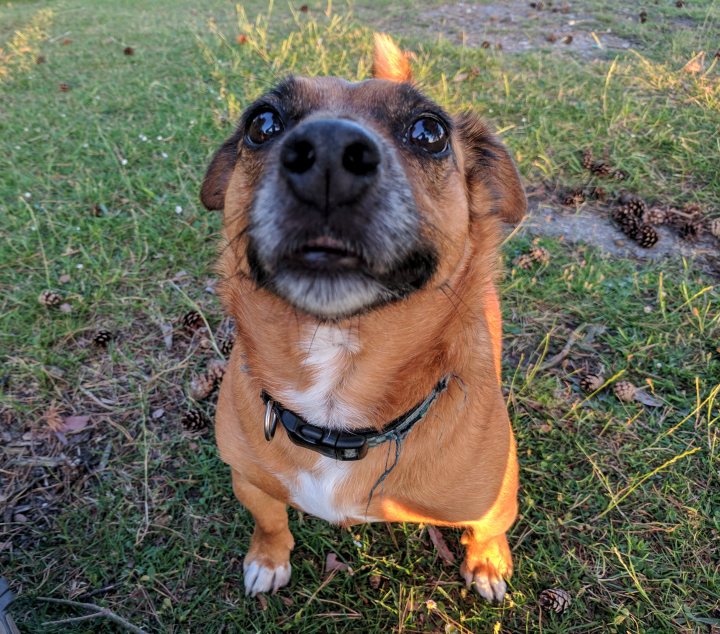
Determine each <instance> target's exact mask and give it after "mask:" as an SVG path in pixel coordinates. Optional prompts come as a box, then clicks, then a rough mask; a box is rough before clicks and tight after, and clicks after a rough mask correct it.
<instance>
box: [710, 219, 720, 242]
mask: <svg viewBox="0 0 720 634" xmlns="http://www.w3.org/2000/svg"><path fill="white" fill-rule="evenodd" d="M708 231H709V232H710V233H711V234H712V235H714V236H715V237H716V238H720V218H713V219H712V220H709V221H708Z"/></svg>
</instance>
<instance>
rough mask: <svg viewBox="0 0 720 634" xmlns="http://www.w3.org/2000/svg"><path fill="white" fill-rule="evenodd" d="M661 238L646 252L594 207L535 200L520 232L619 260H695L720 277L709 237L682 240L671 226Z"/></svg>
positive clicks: (719, 252) (717, 252)
mask: <svg viewBox="0 0 720 634" xmlns="http://www.w3.org/2000/svg"><path fill="white" fill-rule="evenodd" d="M656 230H657V232H658V234H659V235H660V239H659V240H658V242H657V244H656V245H655V246H654V247H652V248H651V249H643V248H642V247H640V246H639V245H637V244H636V243H635V242H633V241H632V240H630V239H628V238H627V237H625V236H624V235H623V234H622V233H621V232H620V231H619V230H618V229H616V228H615V227H614V226H613V225H612V224H611V223H610V222H609V221H608V220H607V212H606V211H605V210H603V209H599V208H598V209H595V208H593V207H587V208H582V209H580V210H578V211H574V210H573V211H569V210H567V209H566V208H564V207H560V206H557V205H554V204H552V203H550V202H547V201H539V200H532V199H531V202H530V210H529V212H528V216H527V218H526V219H525V221H524V222H523V224H522V226H521V227H520V229H519V232H520V233H528V234H530V235H536V236H551V237H554V238H558V239H560V240H563V241H564V242H568V243H570V244H574V243H577V242H582V243H585V244H589V245H592V246H595V247H597V248H599V249H600V250H601V251H603V252H604V253H607V254H609V255H612V256H615V257H625V258H636V259H640V260H661V259H664V258H681V257H687V258H693V259H694V260H695V261H696V262H698V263H700V264H701V266H703V268H705V269H707V271H708V272H710V273H714V274H715V275H718V274H720V245H719V244H718V241H717V240H715V239H714V238H713V237H712V236H709V235H705V236H703V237H702V238H701V239H700V240H698V241H697V242H692V243H691V242H687V241H685V240H682V239H680V238H679V237H678V236H677V234H676V233H675V232H673V231H672V230H671V229H669V228H667V227H662V226H661V227H656Z"/></svg>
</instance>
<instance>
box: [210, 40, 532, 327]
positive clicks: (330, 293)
mask: <svg viewBox="0 0 720 634" xmlns="http://www.w3.org/2000/svg"><path fill="white" fill-rule="evenodd" d="M201 199H202V202H203V204H204V205H205V206H206V207H207V208H208V209H224V216H225V233H226V237H227V239H228V241H229V243H230V246H231V247H234V248H231V249H230V252H229V255H227V256H226V257H232V258H233V259H234V262H233V268H234V270H235V271H236V272H237V273H238V274H241V275H245V276H249V277H250V278H252V279H253V280H254V281H255V283H256V284H257V285H258V286H260V287H262V288H264V289H266V290H267V291H269V292H271V293H274V294H275V295H277V296H279V297H281V298H282V299H284V300H285V301H287V302H289V303H290V304H291V305H293V306H294V307H296V308H298V309H300V310H301V311H304V312H306V313H308V314H310V315H313V316H315V317H317V318H320V319H340V318H343V317H348V316H352V315H357V314H361V313H363V312H365V311H367V310H369V309H371V308H375V307H378V306H380V305H382V304H385V303H388V302H393V301H395V300H399V299H402V298H405V297H407V296H409V295H410V294H413V293H416V292H418V291H421V289H423V288H425V287H427V286H429V285H430V286H433V285H435V286H436V285H439V284H442V283H443V282H444V281H445V280H447V279H448V277H449V276H450V275H451V274H452V273H453V271H454V270H455V269H456V268H457V267H458V266H459V265H460V263H461V261H462V260H463V258H464V257H467V254H468V249H469V245H471V244H472V241H473V238H472V237H473V235H474V234H476V233H477V232H478V231H481V232H482V225H483V223H486V224H491V225H494V224H496V223H497V219H498V218H499V219H502V220H505V221H517V220H519V219H520V218H521V217H522V215H523V213H524V211H525V207H526V200H525V195H524V193H523V190H522V186H521V184H520V180H519V177H518V174H517V170H516V169H515V166H514V164H513V161H512V159H511V158H510V155H509V154H508V152H507V150H506V149H505V147H504V146H503V145H502V144H501V143H500V142H499V141H498V140H497V139H496V138H495V137H494V136H493V135H492V134H491V133H490V131H489V130H488V129H487V128H486V126H485V125H484V124H483V122H482V121H481V120H480V119H479V118H477V117H476V116H475V115H474V114H471V113H465V114H463V115H460V116H458V117H452V116H450V115H449V114H447V113H446V112H444V111H443V109H442V108H441V107H440V106H438V105H437V104H435V103H433V102H432V101H431V100H430V99H428V98H427V97H425V96H424V95H423V94H422V93H421V92H419V91H418V90H417V89H416V88H415V87H413V85H412V83H411V82H410V68H409V65H408V61H407V58H406V56H405V55H404V54H403V53H402V52H401V51H400V50H399V49H398V48H397V47H396V46H395V45H394V44H393V43H392V41H391V40H390V39H389V38H387V37H386V36H377V37H376V46H375V58H374V78H373V79H370V80H367V81H363V82H359V83H350V82H347V81H344V80H342V79H338V78H335V77H318V78H305V77H291V78H289V79H286V80H285V81H283V82H281V83H280V84H279V85H277V86H276V87H275V88H274V89H273V90H271V91H270V92H268V93H267V94H265V95H263V96H262V97H260V98H259V99H258V100H257V101H256V102H255V103H253V104H252V105H251V106H250V107H248V108H247V110H246V111H245V112H244V114H243V116H242V118H241V120H240V124H239V126H238V128H237V130H236V131H235V133H234V134H233V135H232V136H231V137H230V138H229V139H228V140H227V141H226V142H225V143H224V144H223V145H222V146H221V147H220V149H219V150H218V151H217V152H216V154H215V156H214V157H213V159H212V162H211V163H210V166H209V168H208V170H207V173H206V175H205V181H204V183H203V186H202V192H201ZM493 246H494V245H493ZM480 255H482V254H480ZM226 270H227V267H226Z"/></svg>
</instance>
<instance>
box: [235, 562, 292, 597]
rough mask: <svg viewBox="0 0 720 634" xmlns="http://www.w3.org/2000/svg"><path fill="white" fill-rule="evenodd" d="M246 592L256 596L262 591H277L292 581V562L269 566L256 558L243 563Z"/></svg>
mask: <svg viewBox="0 0 720 634" xmlns="http://www.w3.org/2000/svg"><path fill="white" fill-rule="evenodd" d="M243 572H244V575H245V594H246V595H249V596H251V597H254V596H255V595H256V594H259V593H261V592H273V593H275V592H277V591H278V590H279V589H280V588H282V587H283V586H285V585H287V583H288V581H290V573H291V567H290V564H289V563H287V564H283V565H281V566H275V567H268V566H263V565H262V564H260V563H258V562H257V561H256V560H253V561H246V562H245V563H244V564H243Z"/></svg>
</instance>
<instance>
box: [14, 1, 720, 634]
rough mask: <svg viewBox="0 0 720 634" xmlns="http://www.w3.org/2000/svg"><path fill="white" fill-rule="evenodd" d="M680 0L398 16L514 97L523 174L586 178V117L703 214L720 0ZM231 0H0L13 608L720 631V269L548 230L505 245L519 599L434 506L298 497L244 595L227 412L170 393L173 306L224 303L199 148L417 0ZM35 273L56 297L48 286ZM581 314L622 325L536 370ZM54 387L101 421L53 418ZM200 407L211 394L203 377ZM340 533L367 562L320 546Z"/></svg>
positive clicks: (441, 76)
mask: <svg viewBox="0 0 720 634" xmlns="http://www.w3.org/2000/svg"><path fill="white" fill-rule="evenodd" d="M427 4H428V6H430V5H432V6H436V5H437V4H438V3H427ZM691 4H692V6H691V7H689V9H688V11H687V13H686V14H684V19H688V20H691V21H692V24H694V25H695V26H696V27H697V28H695V29H687V28H681V25H678V23H677V21H676V18H677V16H676V14H675V13H674V12H673V9H672V7H670V5H669V3H668V6H664V5H661V6H660V7H659V8H658V9H657V11H658V12H659V13H658V15H659V16H660V17H658V19H656V20H653V21H651V22H650V23H649V24H648V25H644V26H647V29H645V30H643V31H641V30H640V27H639V25H637V24H634V23H630V22H628V21H627V20H622V19H620V18H619V17H617V16H618V15H619V16H622V15H624V14H623V13H622V12H623V11H624V10H625V9H623V7H624V6H625V5H623V4H621V3H619V2H617V3H603V7H600V5H599V3H593V2H587V3H584V4H583V10H586V11H588V12H592V14H593V16H594V19H595V20H597V22H598V23H600V24H605V23H607V24H611V25H613V28H614V29H615V30H616V32H618V33H620V34H622V35H623V36H626V37H628V38H633V41H634V42H635V43H636V45H637V51H636V52H627V53H624V54H621V55H619V56H618V57H617V58H616V59H615V58H606V57H600V58H596V59H593V60H590V61H588V60H585V61H579V60H578V59H575V58H573V57H572V56H569V55H567V54H565V53H558V52H554V53H547V52H530V53H525V54H510V53H503V52H498V51H492V50H491V51H486V50H475V49H469V48H463V47H461V46H457V45H455V44H453V43H452V42H451V41H450V40H449V39H448V38H439V39H437V40H435V39H431V38H422V39H414V38H413V37H412V36H411V35H408V37H407V38H406V39H405V40H403V44H404V45H406V46H407V47H408V48H410V49H412V50H413V51H414V52H415V53H416V54H417V57H418V61H417V64H416V68H417V74H418V77H419V80H420V82H421V84H422V85H423V86H424V87H425V88H426V90H427V91H428V92H430V93H431V94H432V95H433V96H434V97H435V98H437V99H439V100H440V101H441V102H443V103H444V104H446V105H447V106H448V107H450V108H453V109H454V108H461V107H466V106H469V105H472V106H473V107H475V108H477V109H478V110H480V111H481V112H484V113H485V114H486V115H487V116H488V117H489V118H490V119H492V120H493V121H494V122H495V123H496V125H497V126H498V127H499V128H500V129H501V131H502V134H503V138H504V139H505V141H506V142H507V143H508V144H509V145H510V147H511V148H512V149H513V151H514V153H515V156H516V158H517V159H518V163H519V165H520V167H521V170H522V172H523V174H524V176H525V178H526V179H527V181H528V183H529V184H531V185H539V184H541V183H543V184H545V185H546V186H547V185H551V186H554V185H564V184H573V183H577V182H581V181H582V180H583V179H584V176H583V172H582V168H581V166H580V164H579V159H578V148H583V147H587V146H591V147H593V149H594V150H595V152H596V154H599V155H602V154H603V153H607V155H608V157H610V158H611V159H612V160H613V161H614V162H615V163H617V164H618V165H619V166H621V167H623V168H624V169H626V170H627V171H628V172H629V173H630V180H629V182H628V183H627V184H625V185H624V186H626V187H628V188H629V189H631V190H633V191H637V192H638V193H640V194H642V195H644V196H646V197H647V198H649V199H655V200H658V201H660V202H665V203H672V204H682V203H684V202H693V201H694V202H699V203H701V204H704V205H705V206H706V209H707V212H708V213H709V214H710V215H715V214H717V213H718V210H717V209H714V208H713V206H712V205H714V204H716V201H717V199H718V195H719V194H720V181H719V180H718V179H719V178H720V177H719V176H718V172H717V168H716V166H717V165H718V164H720V146H718V144H717V141H716V131H717V129H718V127H720V106H719V100H718V98H719V96H720V93H719V88H718V86H719V85H720V82H719V81H718V76H719V75H718V65H717V64H715V65H714V66H713V67H712V68H710V69H708V70H707V72H706V73H705V74H704V75H700V76H689V75H687V74H685V73H682V72H681V71H679V70H678V69H680V68H682V66H683V64H684V62H685V61H687V59H688V58H689V56H690V55H691V54H692V53H693V51H697V50H706V51H710V52H712V48H711V46H713V41H712V39H711V35H712V34H713V33H717V28H718V19H719V14H720V8H719V5H718V3H717V2H712V1H701V0H697V1H696V2H693V3H691ZM245 6H246V14H245V17H243V16H242V15H241V16H240V18H238V16H237V15H236V13H235V9H234V7H232V6H230V5H227V4H225V3H221V2H210V3H204V4H203V5H202V7H201V8H199V7H198V5H197V3H190V2H188V1H186V0H181V1H180V2H173V3H170V2H168V1H167V0H162V2H158V3H154V4H153V5H152V6H148V5H147V4H146V3H139V2H136V1H134V0H128V1H126V2H123V3H116V4H110V3H95V4H93V5H92V9H90V8H89V7H90V4H89V3H86V2H84V0H76V1H74V2H71V1H70V0H65V1H63V2H60V3H57V4H54V5H53V6H52V7H51V8H49V9H48V8H44V7H43V5H41V4H40V3H37V2H21V3H17V4H15V3H13V4H2V5H0V25H2V26H0V38H2V40H1V41H2V42H3V43H4V44H3V45H2V49H3V52H2V55H0V68H1V69H2V72H0V82H1V86H2V91H1V92H0V128H1V129H2V134H1V135H0V235H1V237H2V239H3V243H4V245H5V246H4V248H3V249H2V251H1V252H0V283H1V285H2V289H3V293H2V297H1V299H0V337H1V339H0V353H1V354H2V362H3V366H2V371H1V372H0V378H1V379H2V380H1V381H0V386H1V389H2V396H1V397H0V399H1V400H0V416H1V418H0V421H1V423H0V425H2V427H0V434H2V436H0V437H2V439H3V444H2V445H0V511H1V512H2V520H0V521H1V522H2V524H0V571H2V574H3V576H6V577H7V578H8V579H9V580H10V582H11V584H12V586H13V589H14V590H16V591H17V592H18V593H19V594H20V599H19V600H18V602H17V603H16V604H15V607H14V610H13V614H14V616H15V619H16V621H17V622H18V623H19V626H20V628H21V631H23V632H38V631H48V632H51V631H57V632H60V631H62V632H70V631H72V632H91V631H92V632H111V631H117V629H116V627H115V626H114V625H111V624H110V623H109V622H107V621H103V620H93V621H90V622H79V623H74V624H72V625H67V624H66V625H59V626H49V627H44V626H43V625H42V624H43V623H46V622H48V621H51V620H57V619H63V618H69V617H73V616H80V615H81V614H83V612H78V611H76V610H74V609H72V608H68V607H67V606H58V605H55V604H49V603H46V602H43V601H41V600H39V598H40V597H48V596H50V597H55V598H63V599H74V600H78V601H92V602H96V603H98V604H100V605H103V606H105V607H107V608H109V609H111V610H113V611H114V612H116V613H117V614H119V615H121V616H122V617H124V618H126V619H127V620H129V621H131V622H132V623H134V624H135V625H137V626H141V627H143V628H144V629H146V630H148V631H152V632H221V631H229V632H233V631H264V632H265V631H267V632H272V631H302V632H326V631H372V632H386V631H398V632H414V631H448V632H454V631H459V632H468V631H470V632H500V631H507V632H537V631H540V630H542V631H543V632H573V631H575V632H583V633H588V632H603V633H605V632H714V631H717V629H718V628H719V627H720V599H718V597H720V571H719V570H718V568H719V566H720V561H719V560H718V551H717V540H718V537H719V533H720V482H718V464H719V461H718V432H717V424H718V420H719V419H720V405H719V404H720V393H719V392H720V349H719V348H718V342H719V341H720V293H718V289H717V286H716V280H714V279H713V278H712V277H710V276H709V275H708V274H707V273H704V272H703V271H702V270H701V269H700V267H699V265H698V264H697V263H696V262H693V261H684V260H675V261H666V262H662V263H656V264H647V263H638V262H635V261H629V260H609V259H607V258H606V257H604V256H603V255H602V254H601V253H599V252H597V251H595V250H593V249H591V248H588V247H584V246H582V245H579V246H569V245H565V244H563V243H560V242H557V241H553V240H550V239H542V240H541V244H542V245H544V246H545V247H547V248H548V249H549V250H550V252H551V256H552V258H551V261H550V263H549V264H548V265H543V266H540V267H538V268H536V269H534V270H530V271H527V270H522V269H515V268H513V267H512V264H511V263H512V261H513V260H514V258H515V257H516V256H517V255H518V254H520V253H522V252H525V251H527V250H528V249H529V247H530V244H531V243H530V238H528V237H525V236H523V235H522V234H521V235H519V236H514V237H513V238H511V239H510V240H509V241H508V242H507V244H506V245H505V257H506V260H507V263H508V273H507V275H506V278H505V280H504V281H503V296H504V311H505V317H506V322H505V332H506V355H505V384H506V388H507V399H508V404H509V408H510V412H511V416H512V419H513V423H514V426H515V430H516V434H517V438H518V444H519V447H520V460H521V493H520V501H521V514H522V515H521V518H520V520H519V521H518V523H517V524H516V525H515V527H514V528H513V530H512V533H511V543H512V544H513V545H514V553H515V561H516V574H515V576H514V578H513V580H512V583H511V589H510V596H509V600H508V601H506V603H505V604H504V605H503V606H500V607H498V606H488V605H485V604H483V603H482V602H480V601H479V600H477V599H476V598H475V597H474V595H473V594H472V593H468V592H467V591H466V590H465V589H464V587H463V586H462V585H461V583H460V582H459V579H458V573H457V570H456V566H451V565H445V564H444V563H443V562H442V561H441V560H440V559H439V558H438V557H437V554H436V552H435V551H434V549H433V547H432V544H431V543H430V540H429V537H428V535H427V532H426V531H425V529H424V528H423V527H418V526H415V525H394V526H387V527H386V526H374V525H373V526H360V527H354V528H352V529H349V530H341V529H338V528H335V527H332V526H330V525H328V524H326V523H324V522H322V521H320V520H316V519H314V518H312V517H309V516H301V515H300V514H297V513H294V512H293V513H292V514H291V518H292V529H293V532H294V534H295V537H296V541H297V547H296V550H295V552H294V553H293V566H294V579H293V582H292V583H291V585H290V587H289V588H287V589H285V590H283V591H281V592H279V593H278V595H277V596H275V597H268V598H267V599H265V600H263V601H249V600H246V599H245V598H244V596H243V595H242V556H243V553H244V551H245V549H246V548H247V543H248V537H249V534H250V530H251V522H250V519H249V517H248V515H247V513H246V512H245V511H244V510H243V509H242V508H241V507H240V506H239V505H238V504H237V503H236V502H235V501H234V499H233V498H232V495H231V489H230V484H229V477H228V473H227V470H226V468H225V467H224V466H223V465H222V464H221V463H220V462H219V460H218V458H217V455H216V450H215V447H214V444H213V442H212V439H211V434H208V433H205V434H190V433H188V432H184V431H183V430H182V427H181V426H180V425H179V418H180V416H181V414H182V412H183V411H184V409H185V408H186V406H187V403H186V400H187V398H186V396H185V394H186V391H187V387H188V383H189V381H190V379H191V377H192V376H193V374H194V373H196V372H198V371H200V370H201V369H202V368H203V367H204V366H205V364H206V363H207V362H208V361H210V360H211V359H213V358H214V357H216V356H217V353H216V352H215V351H214V349H213V348H212V347H208V346H207V344H206V343H205V342H203V341H202V337H201V336H197V335H196V336H194V337H189V336H187V335H185V334H183V332H182V331H181V329H180V328H179V325H178V323H177V322H178V318H179V317H180V316H181V315H182V314H183V313H184V312H185V311H187V310H189V309H190V308H193V307H198V308H199V309H200V310H201V311H202V313H203V314H204V315H205V316H206V318H207V320H208V322H209V324H210V326H211V327H212V330H213V333H217V331H218V329H219V328H220V327H221V326H222V327H225V324H222V323H221V311H220V308H219V306H218V303H217V301H216V299H215V296H214V295H213V294H212V293H211V292H208V290H207V289H208V288H210V289H211V287H212V283H211V278H212V269H211V263H212V261H213V259H214V257H215V236H216V234H217V230H218V228H219V217H218V216H217V215H214V214H208V213H206V212H204V211H203V210H201V209H200V207H199V203H198V202H197V191H198V187H199V180H200V177H201V174H202V171H203V169H204V166H205V164H206V161H207V158H208V157H209V155H210V153H211V152H212V150H213V149H214V148H215V147H216V146H217V144H218V143H219V142H220V140H221V139H222V138H223V137H224V136H225V135H226V134H228V132H229V131H230V129H231V128H232V125H233V119H234V118H235V117H236V116H237V114H238V111H239V110H240V109H241V108H242V106H243V104H245V103H247V102H248V100H250V99H251V98H253V97H254V96H255V95H256V94H257V93H258V92H259V91H260V90H262V89H264V88H266V87H267V86H268V85H269V84H270V83H271V82H272V81H273V79H274V78H275V77H278V76H282V75H283V74H285V73H287V72H290V71H292V72H297V73H311V74H315V73H325V72H332V73H334V74H341V75H344V76H347V77H350V78H362V77H364V76H366V75H367V72H368V68H369V51H370V48H369V45H370V40H371V32H372V28H373V25H375V24H379V25H383V24H386V23H387V20H388V19H392V18H393V16H394V15H397V14H396V13H393V12H395V11H399V10H400V9H402V8H403V7H404V5H393V6H387V5H383V4H382V3H371V2H366V3H364V4H363V3H358V5H357V6H356V15H357V16H361V18H362V19H361V18H360V17H355V18H353V17H352V16H347V15H346V9H345V8H344V7H338V6H337V3H335V6H334V10H333V12H332V13H331V15H330V16H329V17H328V16H326V15H325V14H324V12H323V10H324V9H325V8H326V7H327V4H326V3H322V5H321V4H320V3H318V2H316V3H310V12H309V13H308V14H307V15H306V14H301V13H299V12H298V13H295V14H293V13H292V12H291V11H290V10H289V9H288V8H287V6H286V5H284V4H281V3H276V6H275V7H274V10H273V14H272V17H271V18H269V21H266V18H265V17H264V16H267V5H266V4H265V1H264V0H263V2H262V3H261V2H250V3H246V5H245ZM398 7H399V8H398ZM405 8H406V7H405ZM402 15H407V16H412V15H413V14H412V12H406V13H404V14H402ZM407 19H408V21H409V20H410V19H411V17H408V18H407ZM239 33H244V34H245V35H247V36H248V41H247V42H246V44H245V45H239V44H237V43H236V40H235V36H236V35H237V34H239ZM67 40H71V41H69V42H68V41H67ZM661 42H662V43H663V44H662V45H661ZM126 46H132V47H133V48H134V54H133V55H124V54H123V48H124V47H126ZM38 55H44V56H45V58H46V62H45V63H43V64H36V63H35V60H36V57H37V56H38ZM63 82H64V83H67V84H69V87H70V89H69V90H68V91H67V92H61V91H60V90H59V84H60V83H63ZM27 194H29V195H27ZM47 288H57V289H58V290H59V291H60V292H61V293H62V295H63V297H64V300H65V302H66V303H67V304H68V308H69V312H62V311H58V310H56V311H48V310H47V309H45V308H44V307H42V306H40V305H39V304H38V302H37V296H38V294H39V293H40V292H41V291H42V290H44V289H47ZM583 324H590V325H596V326H602V327H604V330H603V331H602V332H601V333H600V334H598V335H597V337H596V338H595V340H594V341H593V342H591V343H584V344H578V345H576V346H575V347H574V348H573V349H572V350H571V354H570V355H569V356H568V357H567V359H566V360H565V362H564V363H563V364H561V365H558V366H556V367H555V368H553V369H551V370H548V371H542V370H540V365H541V363H542V361H543V359H546V358H549V357H550V356H552V355H553V354H555V353H556V352H557V351H559V350H560V349H561V348H562V347H563V345H564V343H565V342H566V341H567V338H568V337H569V335H570V333H571V332H572V331H573V330H574V329H576V328H577V327H579V326H581V325H583ZM99 327H108V328H110V329H111V330H112V331H113V332H114V333H115V341H114V342H113V343H111V344H110V346H109V348H108V349H107V350H104V349H98V348H97V347H94V346H93V345H92V344H91V341H90V340H91V337H92V335H93V334H94V332H95V331H96V330H97V329H98V328H99ZM168 331H173V335H174V339H173V344H172V346H171V347H170V349H168V348H167V346H166V345H165V342H164V339H163V335H164V334H167V332H168ZM600 368H602V369H603V371H604V374H605V376H606V377H617V378H620V377H622V378H629V379H630V380H632V381H633V382H634V383H635V384H637V385H640V386H643V387H645V389H646V391H648V392H649V393H654V395H655V397H656V398H657V399H658V400H659V401H660V402H661V405H660V406H659V407H647V406H643V405H641V404H639V403H631V404H623V403H620V402H619V401H618V400H617V399H615V398H614V397H613V396H612V393H611V390H610V389H605V390H602V391H601V392H599V393H598V394H597V395H593V396H588V395H585V394H582V393H581V392H580V390H579V388H578V385H577V384H578V376H579V374H580V373H581V372H583V371H585V370H588V369H589V370H593V371H597V370H599V369H600ZM53 406H54V407H55V408H56V409H57V410H58V411H59V412H60V413H61V414H63V415H69V414H76V415H89V416H90V424H89V426H88V427H86V428H85V429H82V430H80V431H79V432H76V433H68V434H65V435H64V436H63V435H61V436H60V437H58V436H57V435H56V434H54V433H51V432H50V431H48V412H49V411H51V408H52V407H53ZM202 407H204V408H205V409H206V411H207V412H208V413H212V408H213V404H212V400H210V401H208V402H205V403H203V404H202ZM63 443H65V444H63ZM445 536H446V538H447V540H448V542H449V543H450V546H451V548H453V549H454V550H455V553H456V554H457V555H459V554H460V551H459V550H458V548H457V543H456V540H455V538H454V536H453V535H452V534H451V531H446V532H445ZM328 553H336V554H337V555H338V557H339V558H340V559H341V560H342V561H344V562H346V563H348V564H349V565H350V566H352V574H350V573H349V572H344V571H340V572H337V573H331V574H330V575H325V574H324V573H323V567H324V562H325V558H326V556H327V554H328ZM553 587H555V588H564V589H565V590H567V591H569V592H570V593H571V594H572V595H573V603H572V605H571V607H570V609H569V610H568V611H567V612H566V613H565V614H563V615H554V614H552V613H549V612H547V611H540V610H539V608H538V605H537V597H538V594H539V593H540V592H541V591H542V590H543V589H546V588H553Z"/></svg>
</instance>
